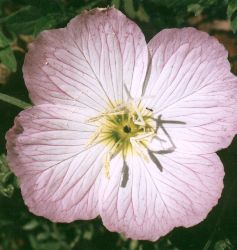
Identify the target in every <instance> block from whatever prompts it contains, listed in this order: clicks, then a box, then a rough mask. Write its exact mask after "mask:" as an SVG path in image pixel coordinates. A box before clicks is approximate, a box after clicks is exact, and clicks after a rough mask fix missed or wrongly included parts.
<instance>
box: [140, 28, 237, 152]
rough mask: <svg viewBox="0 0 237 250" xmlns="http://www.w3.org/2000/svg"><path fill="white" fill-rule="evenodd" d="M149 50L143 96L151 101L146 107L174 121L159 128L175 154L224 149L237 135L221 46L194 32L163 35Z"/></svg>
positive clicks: (233, 92) (231, 82)
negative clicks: (163, 131) (166, 137)
mask: <svg viewBox="0 0 237 250" xmlns="http://www.w3.org/2000/svg"><path fill="white" fill-rule="evenodd" d="M148 47H149V50H150V53H151V56H152V63H151V69H150V70H151V74H150V78H149V80H148V82H147V85H146V90H145V95H146V96H150V95H153V96H154V98H153V99H152V98H150V99H146V100H144V101H145V103H146V104H145V105H146V106H147V107H149V108H152V109H154V113H155V114H156V115H157V116H161V117H162V119H163V120H168V121H173V122H172V123H169V122H167V123H165V124H163V125H164V126H165V128H166V129H167V132H168V134H169V135H170V137H171V138H172V140H173V142H174V144H175V146H176V148H177V150H179V151H182V152H191V153H209V152H216V151H217V150H220V149H222V148H225V147H227V146H228V145H229V144H230V142H231V140H232V139H233V136H234V135H235V134H236V132H237V113H236V112H235V109H236V106H237V98H236V96H237V80H236V77H234V76H233V75H232V74H231V73H230V65H229V62H228V60H227V51H226V50H225V49H224V47H223V46H222V45H221V44H219V43H218V41H217V40H216V39H215V38H213V37H210V36H209V35H208V34H206V33H204V32H200V31H197V30H195V29H194V28H184V29H168V30H163V31H161V32H160V33H159V34H157V35H156V36H155V37H154V38H153V39H152V40H151V41H150V42H149V44H148ZM175 121H176V123H175Z"/></svg>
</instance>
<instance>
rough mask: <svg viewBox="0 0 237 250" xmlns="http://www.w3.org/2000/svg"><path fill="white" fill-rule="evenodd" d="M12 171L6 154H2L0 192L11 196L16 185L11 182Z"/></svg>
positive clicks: (0, 157)
mask: <svg viewBox="0 0 237 250" xmlns="http://www.w3.org/2000/svg"><path fill="white" fill-rule="evenodd" d="M11 175H12V173H11V171H10V170H9V168H8V166H7V161H6V156H5V155H4V154H2V155H0V194H2V195H3V196H5V197H8V198H10V197H11V196H12V195H13V192H14V186H13V185H12V184H11V183H9V180H10V177H11Z"/></svg>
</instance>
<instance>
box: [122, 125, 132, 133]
mask: <svg viewBox="0 0 237 250" xmlns="http://www.w3.org/2000/svg"><path fill="white" fill-rule="evenodd" d="M123 131H124V132H125V133H130V132H131V128H130V127H129V126H128V125H126V126H124V127H123Z"/></svg>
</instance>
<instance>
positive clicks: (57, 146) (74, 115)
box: [6, 104, 103, 222]
mask: <svg viewBox="0 0 237 250" xmlns="http://www.w3.org/2000/svg"><path fill="white" fill-rule="evenodd" d="M86 117H87V116H86V114H83V112H82V111H80V110H79V109H78V108H75V107H70V106H59V105H57V106H55V105H51V104H44V105H39V106H36V107H33V108H31V109H28V110H25V111H23V112H21V113H20V115H19V116H18V117H17V118H16V120H15V125H14V127H13V128H12V129H10V130H9V131H8V133H7V135H6V139H7V151H8V162H9V165H10V168H11V170H12V171H13V172H14V173H15V174H16V175H17V176H18V177H19V180H20V186H21V191H22V195H23V198H24V201H25V203H26V204H27V205H28V207H29V209H30V211H32V212H33V213H35V214H37V215H41V216H44V217H46V218H49V219H50V220H52V221H60V222H70V221H73V220H76V219H91V218H94V217H96V216H97V215H98V209H97V203H98V196H97V190H98V184H99V182H100V171H101V169H102V167H103V165H102V159H101V158H102V156H103V146H102V145H98V146H94V147H91V148H86V146H85V144H86V142H87V141H88V138H89V136H90V135H91V131H94V127H93V126H92V125H88V124H85V123H84V121H85V119H86Z"/></svg>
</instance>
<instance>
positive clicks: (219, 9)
mask: <svg viewBox="0 0 237 250" xmlns="http://www.w3.org/2000/svg"><path fill="white" fill-rule="evenodd" d="M111 5H114V6H115V7H117V8H118V9H120V10H121V11H123V12H124V13H125V14H126V15H128V16H129V17H130V18H131V19H133V20H135V21H136V22H137V23H139V25H140V26H141V28H142V30H143V31H144V33H145V36H146V38H147V40H149V39H150V38H151V37H152V36H153V35H154V34H155V33H157V32H158V31H159V30H161V29H162V28H167V27H183V26H187V25H189V23H188V19H189V18H190V17H195V16H200V15H202V16H205V18H206V19H207V20H225V19H229V20H230V21H231V27H232V31H233V32H236V31H237V1H236V0H229V1H228V0H104V1H103V0H102V1H98V0H97V1H96V0H94V1H88V0H80V1H79V0H0V61H1V63H3V64H4V65H5V66H6V67H7V68H8V69H9V70H10V72H16V73H15V74H13V75H11V77H10V80H9V82H8V84H6V85H4V86H0V91H1V92H5V93H7V94H10V95H14V96H16V97H17V98H19V99H22V100H24V101H26V102H29V100H28V97H27V90H26V88H25V87H24V82H23V78H22V73H21V67H22V63H23V60H24V53H25V52H26V51H27V44H28V42H30V41H31V40H32V39H34V37H36V36H37V35H38V34H39V32H41V31H42V30H45V29H52V28H59V27H64V26H65V25H66V23H67V22H68V21H69V20H70V19H71V18H72V17H74V16H75V15H77V14H79V13H81V12H82V11H83V10H86V9H90V8H93V7H107V6H111ZM232 35H233V34H232ZM233 36H234V35H233ZM6 110H7V111H6ZM19 111H20V109H18V108H16V107H12V106H10V105H8V104H3V103H0V114H1V116H0V119H1V121H0V124H1V128H0V250H76V249H82V250H84V249H85V250H87V249H88V250H98V249H102V250H179V249H180V250H189V249H191V250H199V249H203V250H208V249H209V250H210V249H214V250H229V249H237V218H236V217H237V213H236V211H237V198H236V197H237V195H236V193H237V181H236V178H237V141H234V142H233V144H232V146H231V147H230V148H228V149H226V150H224V151H222V152H220V156H221V159H222V161H223V163H224V165H225V171H226V177H225V190H224V193H223V196H222V198H221V200H220V202H219V205H218V206H217V207H216V208H215V209H214V210H213V211H212V212H211V213H210V215H209V216H208V218H207V219H206V220H205V221H204V222H202V223H200V224H199V225H197V226H195V227H193V228H190V229H183V228H179V229H175V230H174V231H173V232H171V233H170V234H169V235H167V236H166V237H164V238H162V239H160V240H159V241H158V242H154V243H152V242H145V241H141V242H138V241H131V240H127V239H125V238H124V237H123V236H121V235H119V234H117V233H111V232H108V231H107V230H106V229H105V228H104V227H103V225H102V223H101V221H100V219H96V220H94V221H90V222H84V221H78V222H74V223H71V224H55V223H52V222H50V221H48V220H46V219H43V218H40V217H37V216H34V215H32V214H31V213H30V212H29V211H28V209H27V208H26V206H25V205H24V203H23V200H22V197H21V194H20V190H19V188H18V184H17V180H16V178H15V177H14V176H13V174H12V173H11V172H10V170H9V168H8V167H7V164H6V159H5V153H6V151H5V140H4V134H5V132H6V131H7V129H9V128H10V127H11V126H12V123H13V119H14V116H15V115H16V114H17V113H18V112H19Z"/></svg>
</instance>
